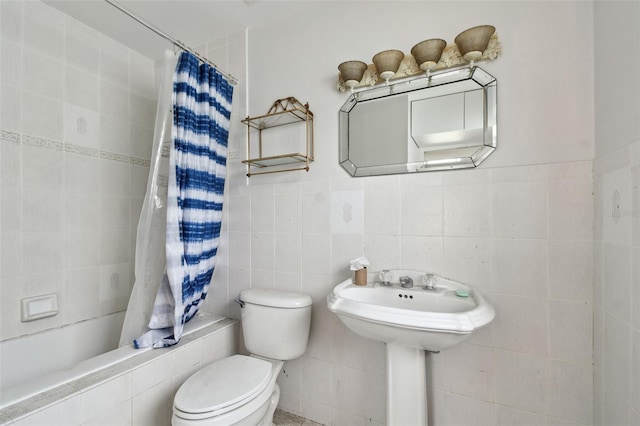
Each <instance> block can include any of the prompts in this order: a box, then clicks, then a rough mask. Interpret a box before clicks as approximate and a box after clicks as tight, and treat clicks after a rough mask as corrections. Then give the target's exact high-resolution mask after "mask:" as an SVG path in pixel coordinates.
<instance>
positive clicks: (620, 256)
mask: <svg viewBox="0 0 640 426" xmlns="http://www.w3.org/2000/svg"><path fill="white" fill-rule="evenodd" d="M603 6H604V5H601V4H598V3H596V4H595V6H594V10H595V18H596V19H595V21H594V24H595V36H596V37H595V49H599V48H600V47H601V46H602V45H603V43H608V42H609V41H611V40H616V39H617V35H618V34H619V33H620V31H621V30H622V28H626V30H625V31H626V33H627V34H628V35H629V37H630V38H629V39H625V41H624V42H623V43H622V44H620V45H619V49H620V51H625V50H627V49H635V51H637V49H638V47H639V46H640V45H639V44H638V40H639V39H640V38H639V36H640V32H639V30H638V28H637V26H635V25H634V24H633V23H634V22H637V20H638V19H639V18H640V5H638V4H637V3H617V4H615V6H613V5H612V6H611V7H608V6H607V7H603ZM612 53H613V52H611V51H610V52H608V53H607V54H606V60H608V61H609V64H610V65H613V66H620V65H621V64H622V63H623V62H624V64H625V66H627V67H628V69H629V70H630V71H631V72H632V74H633V73H636V72H638V71H640V56H639V55H637V54H634V55H631V56H630V57H629V58H628V59H627V60H622V58H618V57H614V55H612ZM603 59H605V58H603ZM595 70H596V80H595V81H596V85H595V90H596V115H595V118H596V120H595V134H596V144H595V149H596V160H595V162H594V180H595V200H596V202H595V203H594V210H593V217H594V229H595V230H596V234H595V241H594V250H593V256H594V259H593V260H594V307H595V310H594V311H595V315H594V322H593V327H594V330H593V332H594V333H593V334H594V367H595V368H594V395H593V400H594V407H593V409H594V411H593V422H594V425H603V426H604V425H610V424H621V425H627V424H628V425H637V424H640V404H638V398H639V397H638V395H639V393H638V383H639V382H640V379H639V377H640V376H639V374H640V357H639V356H638V345H639V341H640V303H638V301H639V300H640V273H638V271H640V248H639V244H640V240H639V239H638V238H637V235H638V231H639V230H640V209H639V207H640V192H639V189H638V188H639V187H640V185H639V183H640V181H639V180H638V175H639V171H640V158H639V157H638V152H640V151H639V150H640V128H639V127H638V121H637V119H636V117H637V116H638V114H640V104H639V103H638V99H639V98H638V94H640V86H639V85H638V84H637V82H636V81H635V80H634V79H632V78H622V79H617V80H607V79H603V78H602V76H604V75H606V74H607V69H606V67H604V66H603V64H601V63H600V62H599V61H598V62H596V64H595Z"/></svg>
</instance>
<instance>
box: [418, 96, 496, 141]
mask: <svg viewBox="0 0 640 426" xmlns="http://www.w3.org/2000/svg"><path fill="white" fill-rule="evenodd" d="M483 131H484V95H483V90H482V89H477V90H472V91H466V92H461V93H453V94H450V95H445V96H438V97H435V98H423V99H415V100H413V101H412V102H411V139H412V140H413V142H414V143H415V144H416V146H418V147H419V148H421V149H422V150H423V152H424V151H435V150H440V149H450V148H459V147H463V146H477V145H482V143H483V139H482V132H483Z"/></svg>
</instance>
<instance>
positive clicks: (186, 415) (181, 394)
mask: <svg viewBox="0 0 640 426" xmlns="http://www.w3.org/2000/svg"><path fill="white" fill-rule="evenodd" d="M273 368H274V365H273V364H272V363H271V362H269V361H266V360H263V359H259V358H255V357H249V356H244V355H233V356H230V357H228V358H224V359H221V360H219V361H216V362H214V363H212V364H210V365H208V366H206V367H204V368H203V369H201V370H199V371H198V372H196V373H195V374H193V375H192V376H191V377H189V378H188V379H187V380H186V381H185V382H184V383H183V384H182V386H181V387H180V389H178V392H177V393H176V396H175V399H174V404H173V408H174V413H175V414H176V415H178V416H179V417H180V418H182V419H185V420H199V419H205V418H209V417H214V416H219V415H221V414H224V413H227V412H229V411H232V410H235V409H237V408H238V407H241V406H243V405H245V404H247V403H248V402H250V401H251V400H253V399H255V398H256V397H257V396H258V395H260V394H261V393H263V392H264V391H265V390H266V388H267V387H268V386H269V384H270V382H271V379H272V370H273ZM269 393H271V392H269Z"/></svg>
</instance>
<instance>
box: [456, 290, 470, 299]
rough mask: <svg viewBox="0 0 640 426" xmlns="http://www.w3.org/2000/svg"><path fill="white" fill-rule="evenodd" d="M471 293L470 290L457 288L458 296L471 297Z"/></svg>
mask: <svg viewBox="0 0 640 426" xmlns="http://www.w3.org/2000/svg"><path fill="white" fill-rule="evenodd" d="M470 294H471V293H470V292H469V290H464V289H459V290H456V296H458V297H469V295H470Z"/></svg>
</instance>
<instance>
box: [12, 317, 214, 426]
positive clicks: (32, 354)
mask: <svg viewBox="0 0 640 426" xmlns="http://www.w3.org/2000/svg"><path fill="white" fill-rule="evenodd" d="M123 318H124V313H118V314H113V315H109V316H107V317H105V318H102V319H95V320H90V321H84V322H82V323H79V324H75V325H71V326H65V327H61V328H58V329H54V330H50V331H46V332H43V333H38V334H36V335H32V336H25V337H22V338H17V339H11V340H8V341H4V342H1V343H0V369H1V371H2V376H1V378H0V383H1V384H2V389H0V410H2V409H4V408H6V407H9V406H15V405H16V404H17V403H19V402H20V401H23V400H27V399H29V398H34V397H35V396H37V395H41V394H43V393H45V392H46V391H48V390H51V389H54V388H58V387H60V386H62V385H64V384H65V383H69V382H72V381H74V380H78V379H81V378H82V377H85V376H87V375H89V374H91V373H94V372H97V371H100V370H104V369H106V368H107V367H109V366H113V365H114V364H118V363H122V362H123V361H125V360H128V359H129V358H133V357H138V356H139V355H142V354H144V353H147V352H148V351H152V349H150V348H144V349H134V348H133V346H130V347H122V348H117V344H118V341H119V339H120V329H121V327H122V322H123ZM224 319H225V318H224V317H222V316H220V315H213V314H198V315H196V317H194V318H193V319H192V320H191V321H189V323H187V324H186V326H185V332H184V335H183V340H189V335H191V334H193V333H195V332H196V331H198V330H201V329H203V328H205V327H207V326H210V325H212V324H215V323H217V322H220V321H222V320H224ZM114 348H116V349H114ZM142 358H149V357H141V359H142ZM127 364H128V365H132V366H134V365H135V360H131V361H130V362H129V361H128V362H127ZM0 424H2V422H0Z"/></svg>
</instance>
